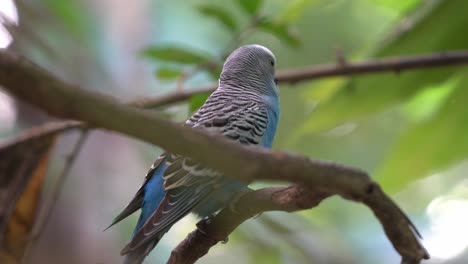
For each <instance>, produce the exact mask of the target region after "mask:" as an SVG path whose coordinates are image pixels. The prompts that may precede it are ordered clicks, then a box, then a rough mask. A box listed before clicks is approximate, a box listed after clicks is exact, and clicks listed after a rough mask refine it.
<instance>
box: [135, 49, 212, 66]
mask: <svg viewBox="0 0 468 264" xmlns="http://www.w3.org/2000/svg"><path fill="white" fill-rule="evenodd" d="M142 54H143V56H144V57H147V58H150V59H154V60H161V61H166V62H175V63H184V64H197V63H202V62H205V61H207V60H208V59H209V57H208V56H207V55H205V54H203V53H201V52H196V51H194V50H188V49H186V48H180V47H172V46H171V47H169V46H155V47H150V48H147V49H145V50H144V51H143V53H142Z"/></svg>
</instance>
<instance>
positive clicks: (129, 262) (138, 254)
mask: <svg viewBox="0 0 468 264" xmlns="http://www.w3.org/2000/svg"><path fill="white" fill-rule="evenodd" d="M161 238H162V236H161V237H160V238H158V239H156V240H155V241H151V242H150V243H148V244H147V245H142V246H140V247H138V248H136V249H134V250H131V251H128V252H125V253H123V254H125V258H124V261H123V264H141V263H143V260H145V258H146V256H148V254H149V253H150V252H151V250H152V249H153V248H154V247H155V246H156V245H157V244H158V242H159V240H161Z"/></svg>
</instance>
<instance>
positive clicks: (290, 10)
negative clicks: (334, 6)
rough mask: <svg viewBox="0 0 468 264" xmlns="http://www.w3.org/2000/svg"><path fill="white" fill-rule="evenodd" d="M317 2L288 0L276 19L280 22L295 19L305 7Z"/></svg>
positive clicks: (316, 0) (312, 0)
mask: <svg viewBox="0 0 468 264" xmlns="http://www.w3.org/2000/svg"><path fill="white" fill-rule="evenodd" d="M328 1H330V0H328ZM317 2H319V0H295V1H290V3H289V4H288V6H287V8H286V9H285V10H284V11H283V12H282V13H281V14H280V16H279V17H280V18H279V19H278V20H279V21H280V22H281V23H286V22H291V21H295V20H297V19H298V18H299V17H300V16H301V15H302V14H303V13H304V11H305V10H307V7H310V6H311V5H313V4H315V3H317Z"/></svg>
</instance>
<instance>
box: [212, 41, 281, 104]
mask: <svg viewBox="0 0 468 264" xmlns="http://www.w3.org/2000/svg"><path fill="white" fill-rule="evenodd" d="M275 65H276V58H275V55H274V54H273V52H271V51H270V50H269V49H268V48H266V47H264V46H261V45H247V46H242V47H240V48H238V49H236V50H235V51H233V52H232V53H231V54H230V55H229V57H228V58H227V59H226V62H225V63H224V66H223V70H222V72H221V76H220V79H219V83H220V87H237V88H242V89H249V90H254V91H256V92H260V93H262V94H267V95H270V94H272V93H274V94H275V95H277V94H278V85H277V80H276V79H275Z"/></svg>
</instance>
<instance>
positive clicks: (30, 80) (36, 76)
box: [0, 51, 428, 263]
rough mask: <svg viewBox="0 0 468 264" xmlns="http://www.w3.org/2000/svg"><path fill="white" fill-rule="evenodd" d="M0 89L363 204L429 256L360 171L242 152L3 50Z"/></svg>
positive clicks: (411, 254) (401, 243) (233, 167)
mask: <svg viewBox="0 0 468 264" xmlns="http://www.w3.org/2000/svg"><path fill="white" fill-rule="evenodd" d="M0 85H3V86H4V87H5V88H6V89H7V90H8V91H10V92H11V93H12V94H13V95H15V96H17V97H19V98H21V99H23V100H25V101H27V102H29V103H31V104H33V105H35V106H37V107H40V108H42V109H43V110H45V111H47V112H49V113H50V114H52V115H56V116H59V117H62V118H66V119H74V120H80V121H83V122H86V123H88V124H90V125H91V126H93V127H97V128H104V129H109V130H113V131H117V132H121V133H124V134H127V135H129V136H133V137H136V138H139V139H141V140H145V141H147V142H149V143H153V144H156V145H159V146H160V147H162V148H164V149H166V150H167V151H169V152H172V153H179V154H182V155H185V156H189V157H193V158H194V159H195V160H197V161H199V162H201V163H202V164H205V165H207V166H209V167H211V168H214V169H217V170H220V171H223V172H224V173H225V175H226V176H228V177H232V178H237V179H239V180H243V181H246V182H250V181H253V180H255V179H269V180H280V181H290V182H294V183H298V184H303V185H305V186H307V187H309V188H312V189H313V190H319V191H320V192H324V193H327V194H338V195H340V196H342V197H345V198H347V199H351V200H354V201H361V202H363V203H364V204H366V205H367V206H369V207H370V208H371V209H372V210H373V212H374V214H376V216H377V218H378V219H379V220H380V221H381V224H382V225H383V226H384V230H385V232H386V234H387V236H388V238H389V239H390V240H391V242H392V244H393V246H394V247H395V249H396V250H397V251H398V252H399V253H400V255H401V256H402V257H403V260H404V261H411V262H416V263H417V262H419V261H420V260H421V259H423V258H428V255H427V253H426V251H425V249H424V247H423V246H422V245H421V244H420V243H419V241H418V239H417V238H416V236H415V234H414V231H415V230H414V227H413V225H412V224H411V222H410V221H409V220H408V219H407V217H406V216H405V215H404V214H403V213H402V212H401V210H400V209H399V208H398V206H397V205H395V204H394V203H393V202H392V201H391V200H390V198H388V197H387V196H386V195H385V194H384V193H383V192H382V191H381V189H380V187H379V186H378V185H377V184H376V183H375V182H373V181H372V180H371V179H370V177H369V176H368V175H367V173H365V172H364V171H362V170H359V169H356V168H351V167H347V166H343V165H339V164H335V163H332V162H327V161H317V160H310V159H308V158H306V157H303V156H299V155H295V154H289V153H286V152H276V151H269V150H266V149H261V148H255V147H244V146H242V145H240V144H236V143H235V142H232V141H229V140H227V139H225V138H223V137H221V136H217V135H210V134H206V133H204V132H202V131H200V130H197V129H191V128H188V127H184V126H181V125H179V124H176V123H173V122H170V121H168V120H165V119H162V118H159V117H158V116H156V115H154V114H152V113H149V112H146V111H141V110H138V109H135V108H134V107H131V106H128V105H123V104H120V103H119V102H117V101H116V100H115V99H113V98H111V97H108V96H104V95H102V94H99V93H97V92H91V91H89V90H84V89H79V88H78V87H76V86H73V85H69V84H67V83H65V82H63V81H61V80H59V79H57V78H56V77H54V76H53V75H51V74H50V73H48V72H46V71H45V70H43V69H41V68H40V67H38V66H36V65H34V64H32V63H31V62H29V61H28V60H26V59H24V58H22V57H19V56H17V55H14V54H12V53H10V52H8V51H0ZM252 161H255V162H252Z"/></svg>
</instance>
